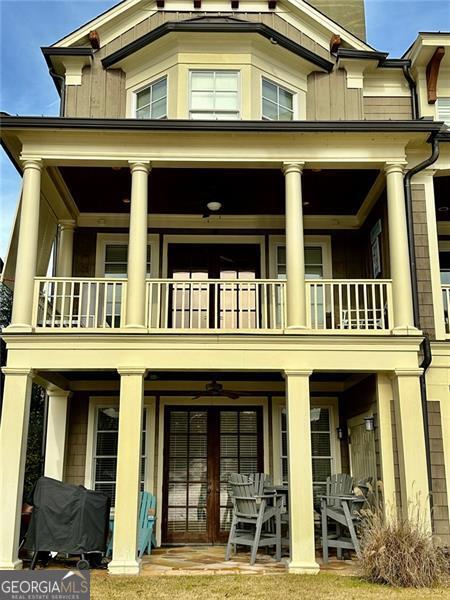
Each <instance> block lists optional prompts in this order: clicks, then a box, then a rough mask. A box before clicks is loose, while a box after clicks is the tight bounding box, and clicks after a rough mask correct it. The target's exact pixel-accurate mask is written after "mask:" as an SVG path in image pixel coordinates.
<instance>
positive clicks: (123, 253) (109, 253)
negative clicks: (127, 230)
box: [105, 244, 152, 278]
mask: <svg viewBox="0 0 450 600" xmlns="http://www.w3.org/2000/svg"><path fill="white" fill-rule="evenodd" d="M151 249H152V248H151V246H147V277H150V274H151ZM127 263H128V244H106V245H105V277H114V278H122V277H123V278H125V277H126V276H127Z"/></svg>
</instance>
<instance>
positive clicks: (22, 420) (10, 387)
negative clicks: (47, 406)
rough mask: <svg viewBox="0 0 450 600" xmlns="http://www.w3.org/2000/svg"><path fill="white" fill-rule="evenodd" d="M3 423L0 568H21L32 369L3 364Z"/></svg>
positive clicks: (0, 436) (0, 437) (0, 444)
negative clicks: (21, 531) (20, 538)
mask: <svg viewBox="0 0 450 600" xmlns="http://www.w3.org/2000/svg"><path fill="white" fill-rule="evenodd" d="M3 372H4V373H5V387H4V391H3V408H2V419H1V423H0V569H20V568H21V566H22V561H21V560H19V558H18V550H19V534H20V516H21V512H22V510H21V508H22V495H23V480H24V473H25V458H26V452H27V437H28V421H29V418H30V400H31V384H32V375H33V372H32V371H31V369H17V368H12V367H4V368H3Z"/></svg>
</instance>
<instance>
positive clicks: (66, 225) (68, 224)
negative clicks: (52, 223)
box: [58, 219, 77, 231]
mask: <svg viewBox="0 0 450 600" xmlns="http://www.w3.org/2000/svg"><path fill="white" fill-rule="evenodd" d="M58 225H59V227H60V229H61V230H63V229H64V230H66V229H68V230H71V231H73V230H74V229H75V228H76V226H77V223H76V221H75V219H61V220H60V221H58Z"/></svg>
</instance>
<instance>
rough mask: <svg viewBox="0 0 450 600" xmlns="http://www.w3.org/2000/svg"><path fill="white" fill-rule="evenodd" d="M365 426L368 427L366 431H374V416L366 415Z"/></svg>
mask: <svg viewBox="0 0 450 600" xmlns="http://www.w3.org/2000/svg"><path fill="white" fill-rule="evenodd" d="M364 426H365V428H366V431H374V429H375V418H374V417H365V418H364Z"/></svg>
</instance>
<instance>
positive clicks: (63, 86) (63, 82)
mask: <svg viewBox="0 0 450 600" xmlns="http://www.w3.org/2000/svg"><path fill="white" fill-rule="evenodd" d="M48 72H49V73H50V75H51V76H52V77H53V79H58V80H59V82H60V86H59V89H60V91H61V102H60V104H59V116H60V117H63V116H64V109H65V104H66V78H65V77H64V76H63V75H58V73H56V72H55V71H54V70H53V69H52V68H51V69H49V70H48Z"/></svg>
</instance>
